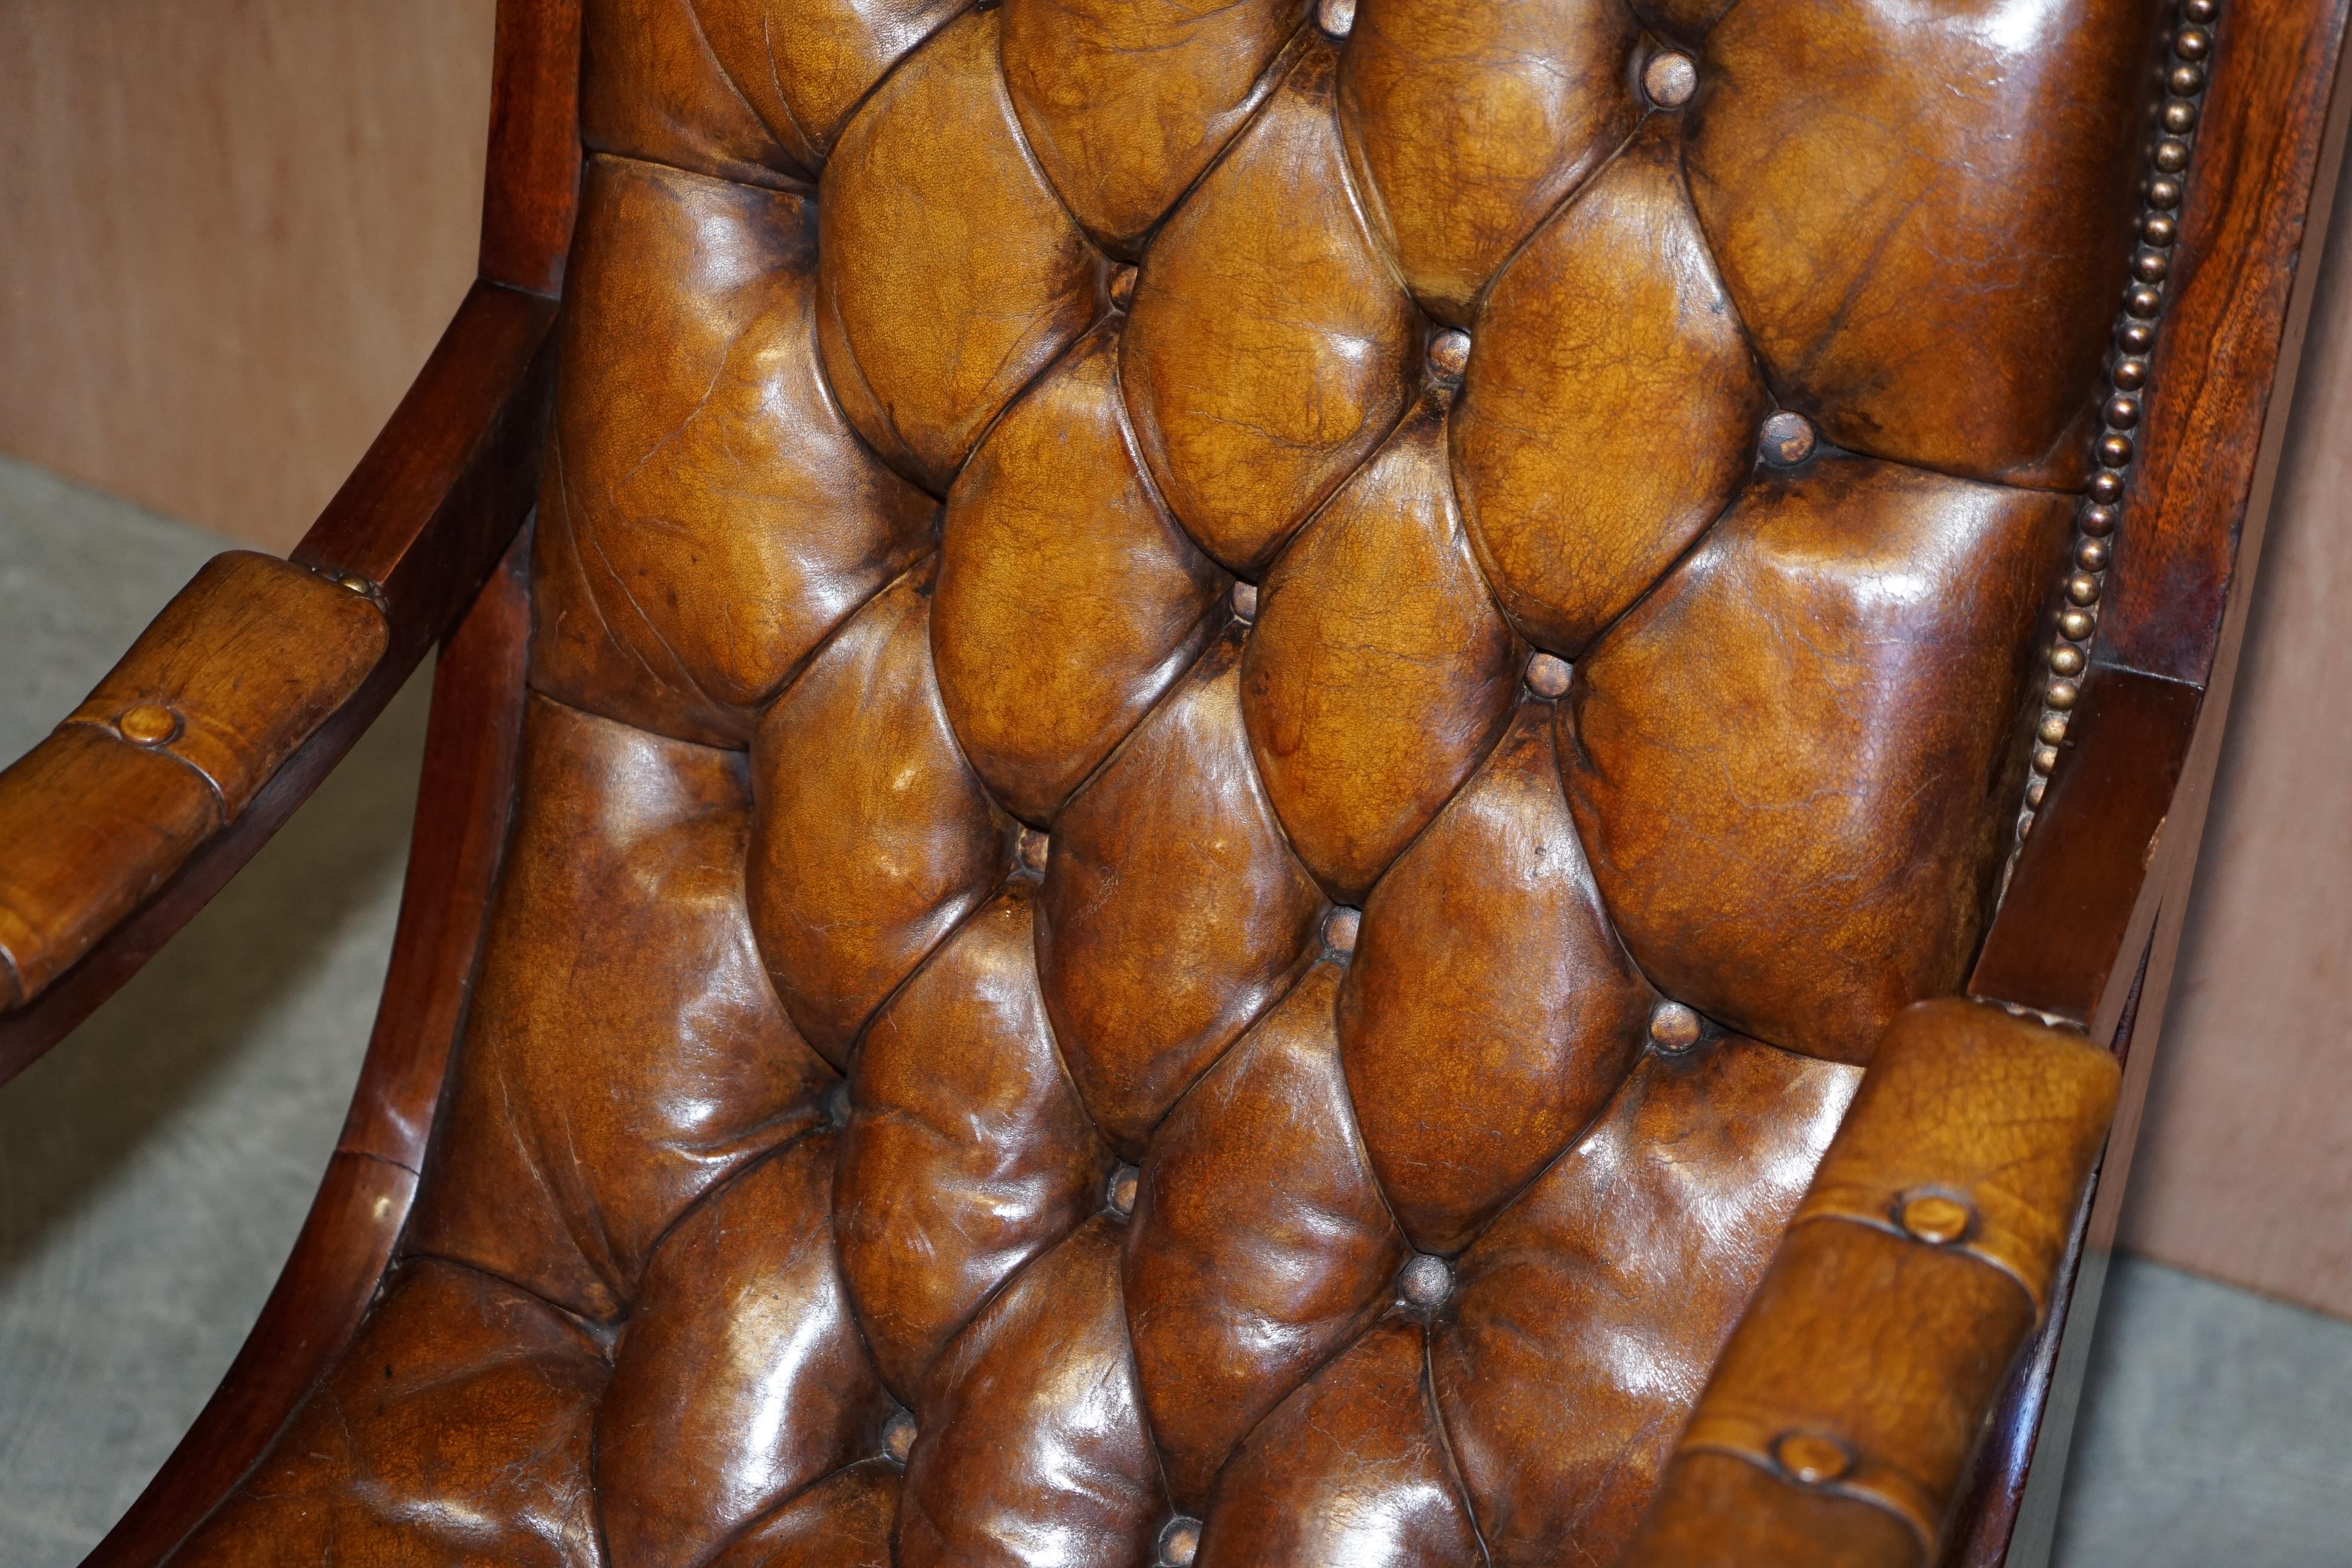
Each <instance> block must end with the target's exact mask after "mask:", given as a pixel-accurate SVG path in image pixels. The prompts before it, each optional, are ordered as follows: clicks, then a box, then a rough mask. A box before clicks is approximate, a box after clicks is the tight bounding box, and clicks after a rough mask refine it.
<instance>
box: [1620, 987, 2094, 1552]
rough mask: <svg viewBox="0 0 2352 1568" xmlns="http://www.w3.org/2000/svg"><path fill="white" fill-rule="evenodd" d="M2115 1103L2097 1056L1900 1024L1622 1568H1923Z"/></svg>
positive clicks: (2047, 1287)
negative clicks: (1820, 1567) (1799, 1567)
mask: <svg viewBox="0 0 2352 1568" xmlns="http://www.w3.org/2000/svg"><path fill="white" fill-rule="evenodd" d="M2119 1085H2120V1072H2119V1070H2118V1068H2117V1065H2116V1059H2115V1058H2114V1057H2113V1056H2111V1055H2110V1054H2109V1053H2107V1052H2106V1051H2104V1050H2102V1049H2100V1048H2098V1047H2095V1046H2094V1045H2092V1044H2090V1043H2089V1041H2087V1040H2086V1039H2084V1038H2083V1037H2080V1036H2076V1035H2071V1034H2066V1033H2062V1032H2061V1031H2059V1030H2056V1029H2053V1028H2050V1027H2047V1026H2043V1025H2041V1024H2038V1023H2032V1022H2029V1021H2027V1020H2025V1019H2021V1018H2018V1017H2015V1016H2011V1015H2010V1014H2008V1013H2005V1012H2002V1011H2000V1009H1998V1008H1995V1007H1990V1006H1988V1005H1984V1004H1982V1003H1977V1002H1967V1001H1958V1000H1952V1001H1941V1002H1923V1003H1920V1004H1918V1005H1915V1006H1913V1007H1911V1008H1910V1009H1908V1010H1907V1011H1906V1012H1905V1013H1904V1014H1902V1015H1901V1016H1899V1017H1897V1018H1896V1019H1895V1024H1894V1026H1893V1027H1892V1028H1891V1029H1889V1031H1888V1032H1887V1035H1886V1037H1885V1040H1884V1041H1883V1042H1882V1043H1881V1045H1880V1046H1879V1048H1878V1054H1877V1056H1876V1057H1875V1058H1874V1059H1873V1061H1872V1063H1871V1066H1870V1070H1869V1072H1868V1074H1867V1075H1866V1076H1865V1077H1864V1079H1863V1083H1862V1088H1861V1090H1860V1092H1859V1093H1858V1094H1857V1095H1856V1096H1855V1098H1854V1102H1853V1109H1852V1110H1849V1111H1848V1113H1847V1115H1846V1119H1845V1122H1844V1125H1843V1127H1841V1128H1840V1130H1839V1131H1838V1135H1837V1137H1836V1139H1835V1141H1834V1142H1832V1143H1831V1145H1830V1149H1829V1152H1828V1153H1827V1155H1826V1156H1825V1157H1824V1158H1823V1159H1822V1165H1821V1169H1820V1171H1819V1172H1818V1173H1816V1174H1815V1176H1814V1178H1813V1184H1812V1187H1811V1191H1810V1192H1808V1193H1807V1194H1806V1196H1805V1200H1804V1202H1803V1203H1802V1204H1801V1205H1800V1206H1799V1208H1798V1210H1797V1214H1796V1217H1795V1218H1794V1219H1793V1220H1792V1221H1791V1222H1790V1228H1789V1233H1788V1235H1787V1237H1785V1238H1784V1239H1783V1240H1782V1242H1781V1244H1780V1252H1779V1254H1778V1255H1777V1256H1776V1257H1775V1258H1774V1259H1773V1261H1772V1266H1771V1268H1770V1269H1769V1272H1768V1273H1767V1274H1766V1276H1765V1279H1764V1282H1763V1284H1762V1286H1761V1287H1759V1289H1758V1290H1757V1293H1756V1297H1755V1300H1753V1301H1752V1302H1751V1303H1750V1304H1749V1306H1748V1310H1747V1312H1746V1314H1745V1315H1744V1316H1743V1317H1742V1318H1741V1320H1740V1322H1739V1326H1738V1328H1737V1329H1736V1330H1735V1331H1733V1333H1732V1337H1731V1342H1730V1343H1729V1344H1728V1345H1727V1347H1726V1348H1725V1350H1724V1352H1723V1356H1722V1359H1721V1360H1720V1361H1718V1362H1717V1364H1716V1369H1715V1372H1714V1374H1713V1375H1712V1377H1711V1378H1710V1379H1709V1380H1708V1383H1707V1386H1706V1392H1705V1393H1704V1394H1701V1395H1700V1398H1699V1403H1698V1407H1697V1409H1696V1412H1695V1413H1694V1414H1693V1415H1692V1417H1691V1422H1690V1425H1689V1426H1688V1427H1687V1428H1685V1431H1684V1434H1683V1436H1682V1439H1681V1441H1680V1443H1679V1444H1678V1445H1677V1446H1676V1448H1675V1456H1674V1458H1673V1459H1672V1461H1671V1462H1670V1464H1669V1466H1668V1468H1667V1471H1666V1475H1665V1479H1664V1484H1663V1485H1662V1486H1661V1488H1660V1490H1659V1495H1658V1500H1657V1503H1656V1505H1655V1507H1654V1510H1653V1511H1652V1512H1651V1514H1650V1516H1649V1518H1648V1519H1647V1520H1646V1521H1644V1523H1643V1528H1642V1531H1641V1533H1640V1535H1639V1537H1638V1538H1637V1539H1636V1541H1635V1543H1634V1545H1633V1550H1632V1551H1631V1552H1628V1554H1627V1556H1626V1558H1625V1562H1626V1563H1627V1564H1628V1565H1629V1568H1630V1565H1637V1564H1638V1565H1645V1568H1664V1565H1665V1564H1669V1563H1672V1564H1675V1565H1677V1568H1702V1565H1707V1564H1724V1565H1726V1568H1728V1565H1729V1564H1733V1563H1739V1564H1746V1565H1749V1568H1755V1565H1769V1564H1774V1563H1789V1564H1791V1565H1794V1564H1799V1563H1803V1564H1806V1565H1808V1568H1812V1565H1815V1564H1835V1565H1837V1568H1865V1565H1867V1568H1912V1565H1916V1564H1920V1563H1927V1562H1930V1561H1932V1560H1933V1557H1934V1553H1935V1551H1936V1548H1937V1540H1938V1537H1939V1536H1940V1534H1941V1532H1942V1530H1943V1526H1944V1522H1945V1519H1946V1516H1947V1514H1948V1511H1949V1510H1950V1507H1951V1504H1952V1500H1953V1497H1954V1494H1955V1493H1956V1491H1957V1490H1958V1488H1959V1486H1960V1483H1961V1480H1962V1478H1963V1476H1964V1474H1965V1472H1966V1468H1967V1466H1968V1462H1969V1458H1970V1456H1971V1454H1972V1452H1973V1450H1974V1448H1975V1447H1976V1445H1977V1442H1978V1441H1979V1437H1980V1436H1982V1434H1983V1432H1984V1429H1985V1426H1986V1419H1987V1416H1988V1415H1990V1412H1991V1410H1992V1407H1993V1404H1994V1402H1995V1400H1996V1399H1997V1398H1998V1396H1999V1395H2000V1390H2001V1386H2002V1384H2003V1382H2004V1380H2005V1379H2006V1377H2007V1376H2008V1373H2009V1371H2010V1367H2011V1363H2012V1362H2013V1361H2014V1360H2015V1359H2016V1356H2017V1353H2018V1352H2019V1350H2020V1349H2021V1347H2022V1346H2023V1345H2024V1344H2025V1343H2026V1342H2027V1340H2028V1338H2029V1337H2030V1336H2031V1335H2032V1332H2033V1331H2034V1330H2035V1329H2036V1328H2037V1327H2038V1326H2039V1324H2040V1323H2041V1321H2042V1317H2043V1316H2044V1314H2045V1313H2046V1312H2047V1311H2048V1310H2049V1304H2050V1291H2051V1287H2052V1282H2053V1277H2054V1276H2055V1274H2056V1272H2057V1270H2058V1267H2059V1263H2060V1260H2061V1258H2062V1257H2063V1255H2064V1253H2065V1250H2066V1243H2067V1238H2068V1235H2069V1233H2070V1231H2071V1229H2072V1227H2073V1225H2074V1217H2075V1215H2076V1212H2077V1210H2078V1209H2079V1208H2080V1206H2081V1204H2082V1200H2083V1195H2084V1191H2085V1189H2086V1188H2087V1186H2088V1184H2089V1182H2090V1177H2091V1172H2092V1167H2093V1166H2094V1164H2095V1163H2096V1161H2097V1159H2098V1156H2099V1151H2100V1149H2101V1147H2102V1146H2103V1145H2104V1144H2105V1140H2106V1135H2107V1124H2108V1121H2109V1120H2110V1118H2111V1117H2112V1116H2113V1114H2114V1111H2115V1106H2116V1092H2117V1089H2118V1087H2119Z"/></svg>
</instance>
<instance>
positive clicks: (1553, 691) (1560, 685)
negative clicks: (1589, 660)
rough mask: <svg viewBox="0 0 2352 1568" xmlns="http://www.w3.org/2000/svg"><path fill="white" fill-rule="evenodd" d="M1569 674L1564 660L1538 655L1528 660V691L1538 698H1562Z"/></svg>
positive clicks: (1565, 691) (1542, 654)
mask: <svg viewBox="0 0 2352 1568" xmlns="http://www.w3.org/2000/svg"><path fill="white" fill-rule="evenodd" d="M1571 673H1572V672H1571V671H1570V668H1569V666H1568V661H1567V660H1566V659H1564V658H1553V657H1552V656H1551V655H1550V654H1548V653H1539V654H1538V655H1536V656H1535V657H1534V658H1531V659H1529V660H1528V690H1529V691H1532V692H1534V693H1535V694H1536V695H1537V696H1538V697H1545V698H1552V697H1564V696H1566V695H1567V694H1568V682H1569V678H1570V674H1571Z"/></svg>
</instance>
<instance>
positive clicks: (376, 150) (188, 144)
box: [0, 0, 2352, 1317]
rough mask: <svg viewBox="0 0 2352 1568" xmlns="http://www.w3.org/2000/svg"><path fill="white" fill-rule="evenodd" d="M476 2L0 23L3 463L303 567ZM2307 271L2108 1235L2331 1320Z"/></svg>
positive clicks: (2338, 848)
mask: <svg viewBox="0 0 2352 1568" xmlns="http://www.w3.org/2000/svg"><path fill="white" fill-rule="evenodd" d="M492 3H493V0H396V3H394V0H376V3H373V4H367V3H362V0H170V3H166V0H0V226H5V227H4V228H0V449H5V450H6V451H8V452H11V453H14V454H16V455H18V456H22V457H26V458H31V459H33V460H34V461H37V462H39V463H43V464H46V465H47V466H49V467H51V468H57V469H59V470H61V471H63V472H65V473H67V474H69V475H71V476H73V477H75V478H78V479H84V480H87V481H89V483H92V484H94V485H96V486H98V487H100V488H101V489H109V490H112V491H114V492H116V493H118V494H121V495H125V496H129V497H131V498H132V499H134V500H140V501H142V502H144V503H145V504H147V505H149V506H152V507H153V508H155V509H156V510H160V511H163V512H166V513H169V514H172V515H174V516H178V517H183V518H186V519H189V520H191V521H197V522H201V523H204V524H205V525H207V526H209V527H212V528H215V529H217V530H219V531H222V532H225V533H228V534H231V535H234V536H236V537H238V538H243V539H247V540H251V541H254V542H257V543H260V544H264V545H267V546H270V547H273V548H278V549H283V548H284V547H285V546H286V545H288V544H289V543H290V542H292V541H293V540H294V538H295V537H296V536H297V535H298V534H299V532H300V531H301V530H302V529H303V528H304V527H305V526H306V525H307V523H308V522H309V520H310V516H311V514H312V513H314V512H315V511H316V510H318V508H319V506H320V504H321V503H322V502H323V501H324V500H326V499H327V497H328V495H329V494H330V493H331V491H332V490H333V489H334V486H335V484H336V482H337V480H338V479H340V478H341V475H342V473H343V472H344V470H345V469H346V468H349V467H350V465H351V462H352V459H353V458H356V457H357V456H358V455H359V453H360V451H361V449H362V447H364V446H365V445H366V443H367V441H368V438H369V437H370V436H372V435H373V432H374V430H375V428H376V426H377V425H378V424H379V423H380V422H381V421H382V419H383V416H384V415H385V414H386V413H388V412H389V411H390V409H391V408H392V405H393V404H394V401H395V400H396V399H397V398H398V396H399V395H400V392H401V389H402V388H403V387H404V385H405V384H407V381H408V378H409V376H410V375H411V374H413V373H414V371H415V367H416V365H417V364H418V363H419V362H421V361H422V359H423V358H424V356H425V351H426V350H427V349H428V348H429V347H430V346H431V345H432V342H433V339H434V336H435V334H436V332H437V331H439V329H440V326H441V324H442V322H443V321H445V320H446V317H447V314H448V312H449V310H450V309H451V307H452V306H454V305H455V303H456V302H457V297H458V294H459V293H460V291H461V290H462V289H463V288H464V286H465V282H466V279H467V278H468V277H469V276H470V275H471V272H472V267H473V259H472V258H473V236H474V225H475V218H476V209H477V204H478V191H479V189H480V180H481V154H480V147H481V127H482V123H483V120H484V116H485V113H486V111H487V106H488V59H489V46H490V21H491V8H492ZM2338 212H2339V214H2352V204H2346V205H2339V208H2338ZM2327 267H2328V268H2329V270H2330V273H2331V274H2332V276H2333V277H2334V278H2335V279H2337V280H2338V282H2340V283H2341V284H2342V285H2343V286H2342V287H2338V288H2336V289H2334V291H2333V293H2332V295H2331V296H2330V297H2329V298H2328V299H2327V300H2324V301H2323V308H2322V312H2321V319H2320V330H2321V337H2320V339H2319V341H2317V342H2315V344H2314V345H2313V351H2312V353H2311V354H2310V355H2309V356H2308V358H2307V359H2306V362H2305V379H2304V388H2305V394H2304V411H2303V416H2302V426H2301V429H2300V432H2299V435H2300V439H2299V442H2298V445H2297V447H2296V449H2295V450H2294V453H2293V455H2292V458H2291V469H2290V473H2289V482H2288V484H2287V485H2286V486H2285V488H2284V510H2283V511H2282V513H2281V515H2280V518H2279V521H2278V523H2277V525H2276V528H2275V530H2274V531H2273V535H2272V542H2271V546H2270V552H2269V556H2268V559H2267V560H2266V562H2265V563H2264V571H2263V601H2264V602H2263V605H2262V606H2261V608H2260V612H2259V616H2258V619H2257V622H2256V631H2255V633H2254V636H2253V637H2252V639H2251V641H2250V644H2249V650H2248V655H2247V664H2246V669H2245V674H2244V679H2242V683H2241V686H2240V689H2239V709H2238V720H2237V726H2236V729H2235V731H2234V732H2233V734H2232V737H2231V747H2230V752H2229V754H2228V757H2227V759H2226V760H2225V762H2224V763H2223V768H2224V782H2223V785H2222V788H2221V795H2220V798H2219V801H2218V803H2217V806H2216V809H2215V812H2214V815H2213V818H2212V823H2211V829H2210V836H2209V839H2208V844H2207V852H2206V858H2205V866H2204V868H2203V872H2202V879H2201V883H2200V900H2201V901H2200V907H2199V910H2198V912H2197V914H2196V916H2195V918H2194V921H2193V923H2192V926H2191V930H2190V931H2189V948H2188V951H2187V952H2185V953H2184V955H2183V958H2182V963H2181V970H2180V981H2179V993H2178V995H2179V1003H2178V1005H2176V1007H2175V1009H2174V1011H2173V1015H2172V1024H2171V1026H2170V1030H2169V1034H2170V1038H2169V1039H2168V1041H2167V1042H2166V1050H2165V1058H2164V1060H2165V1066H2164V1068H2162V1069H2161V1070H2160V1072H2159V1075H2158V1083H2157V1088H2156V1093H2155V1098H2154V1100H2153V1103H2152V1107H2151V1114H2150V1121H2149V1123H2148V1126H2147V1135H2146V1136H2147V1142H2145V1143H2144V1145H2143V1153H2142V1156H2141V1158H2140V1160H2139V1162H2138V1163H2137V1167H2136V1170H2135V1173H2134V1177H2135V1182H2136V1184H2137V1189H2136V1190H2137V1205H2136V1207H2135V1209H2134V1211H2133V1213H2132V1215H2130V1219H2129V1223H2128V1226H2127V1230H2126V1235H2127V1239H2128V1240H2129V1241H2130V1242H2131V1243H2132V1245H2134V1246H2136V1247H2138V1248H2140V1249H2141V1250H2143V1251H2146V1252H2147V1253H2150V1254H2153V1255H2154V1256H2156V1257H2158V1258H2164V1259H2167V1260H2168V1261H2171V1262H2174V1263H2178V1264H2181V1265H2183V1266H2185V1267H2188V1268H2193V1269H2196V1270H2198V1271H2200V1272H2202V1273H2206V1274H2210V1275H2213V1276H2215V1277H2217V1278H2220V1279H2229V1280H2232V1281H2235V1282H2238V1283H2242V1284H2246V1285H2251V1286H2253V1287H2255V1288H2257V1289H2263V1290H2266V1291H2270V1292H2272V1293H2274V1294H2278V1295H2282V1296H2286V1297H2289V1298H2292V1299H2294V1300H2300V1301H2304V1302H2306V1303H2309V1304H2312V1305H2315V1306H2319V1307H2323V1308H2325V1309H2327V1310H2332V1311H2335V1312H2337V1313H2339V1314H2342V1315H2344V1316H2347V1317H2352V1219H2347V1215H2352V1039H2347V1027H2346V1026H2345V1024H2343V1023H2342V1022H2340V1021H2339V1020H2340V1019H2342V1017H2343V1016H2344V1013H2345V1009H2344V1007H2343V1003H2344V1000H2345V995H2346V991H2347V981H2352V973H2347V963H2346V962H2345V958H2344V952H2345V949H2346V939H2347V934H2352V636H2347V635H2346V634H2345V631H2344V627H2345V625H2346V622H2347V610H2346V608H2345V606H2346V605H2352V517H2347V508H2352V245H2339V246H2337V247H2336V248H2335V250H2334V251H2333V253H2332V254H2331V256H2330V258H2329V259H2328V262H2327ZM2125 547H2126V548H2128V547H2129V546H2128V543H2126V546H2125Z"/></svg>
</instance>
